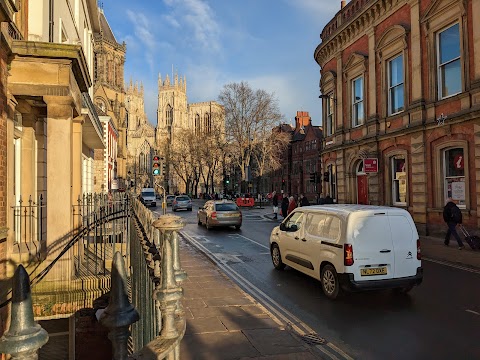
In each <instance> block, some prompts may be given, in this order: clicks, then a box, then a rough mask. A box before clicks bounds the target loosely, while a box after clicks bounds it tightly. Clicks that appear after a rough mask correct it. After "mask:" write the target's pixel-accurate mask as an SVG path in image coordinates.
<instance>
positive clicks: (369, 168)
mask: <svg viewBox="0 0 480 360" xmlns="http://www.w3.org/2000/svg"><path fill="white" fill-rule="evenodd" d="M363 171H364V172H366V173H376V172H378V159H377V158H367V159H363Z"/></svg>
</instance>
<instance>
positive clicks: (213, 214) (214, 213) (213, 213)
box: [211, 211, 217, 219]
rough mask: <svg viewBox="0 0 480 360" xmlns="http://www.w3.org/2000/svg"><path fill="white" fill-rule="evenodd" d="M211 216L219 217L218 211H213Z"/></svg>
mask: <svg viewBox="0 0 480 360" xmlns="http://www.w3.org/2000/svg"><path fill="white" fill-rule="evenodd" d="M211 218H212V219H216V218H217V212H216V211H214V212H212V215H211Z"/></svg>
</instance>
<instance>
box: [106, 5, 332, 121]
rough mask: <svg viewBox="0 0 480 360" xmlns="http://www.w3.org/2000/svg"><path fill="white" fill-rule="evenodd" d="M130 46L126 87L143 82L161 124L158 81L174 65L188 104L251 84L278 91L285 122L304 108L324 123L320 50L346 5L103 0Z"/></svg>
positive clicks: (149, 107)
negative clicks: (182, 80) (237, 84)
mask: <svg viewBox="0 0 480 360" xmlns="http://www.w3.org/2000/svg"><path fill="white" fill-rule="evenodd" d="M102 3H103V9H104V13H105V16H106V17H107V20H108V21H109V23H110V26H111V28H112V30H113V32H114V34H115V37H116V38H117V41H119V42H122V41H125V42H126V44H127V55H126V63H125V81H126V82H129V81H130V78H132V79H133V80H134V81H138V82H143V85H144V88H145V111H146V113H147V116H148V120H149V121H150V122H151V123H152V124H154V125H156V121H157V119H156V110H157V79H158V74H159V73H160V74H161V75H162V77H163V78H165V76H166V75H167V74H169V76H171V74H172V66H173V68H174V72H177V73H178V75H179V76H181V77H183V76H186V78H187V96H188V102H189V103H193V102H201V101H209V100H217V99H218V95H219V93H220V91H221V90H222V88H223V86H224V85H225V84H228V83H232V82H240V81H246V82H248V83H249V84H250V86H251V87H252V88H253V89H263V90H266V91H267V92H269V93H274V95H275V97H276V98H277V99H278V105H279V108H280V111H281V113H282V114H283V116H284V119H285V122H289V123H293V121H294V117H295V115H296V112H297V110H302V111H308V112H309V113H310V116H311V117H312V122H313V124H314V125H321V100H320V99H319V98H318V95H319V85H318V84H319V80H320V67H319V66H318V65H317V64H316V62H315V60H314V59H313V52H314V51H315V48H316V46H317V45H318V44H319V43H320V32H321V31H322V29H323V27H324V26H325V25H326V24H327V22H328V21H329V20H330V19H331V18H332V17H333V16H334V15H335V13H336V12H337V11H338V10H339V9H340V0H338V1H337V0H330V1H328V0H148V1H147V0H143V1H142V0H136V1H131V0H129V1H127V0H103V2H102V1H101V0H99V4H100V6H102Z"/></svg>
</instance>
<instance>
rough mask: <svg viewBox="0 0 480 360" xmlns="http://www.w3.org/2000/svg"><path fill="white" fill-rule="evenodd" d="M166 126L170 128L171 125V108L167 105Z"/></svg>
mask: <svg viewBox="0 0 480 360" xmlns="http://www.w3.org/2000/svg"><path fill="white" fill-rule="evenodd" d="M165 119H166V122H167V123H166V125H167V126H169V127H171V126H172V125H173V108H172V107H171V106H170V104H168V105H167V110H166V112H165Z"/></svg>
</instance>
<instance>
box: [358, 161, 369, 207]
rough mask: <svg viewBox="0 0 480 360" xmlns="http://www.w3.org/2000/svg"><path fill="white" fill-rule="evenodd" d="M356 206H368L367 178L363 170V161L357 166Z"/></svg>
mask: <svg viewBox="0 0 480 360" xmlns="http://www.w3.org/2000/svg"><path fill="white" fill-rule="evenodd" d="M357 204H363V205H367V204H368V176H367V174H365V172H364V170H363V160H362V161H360V162H359V163H358V166H357Z"/></svg>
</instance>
